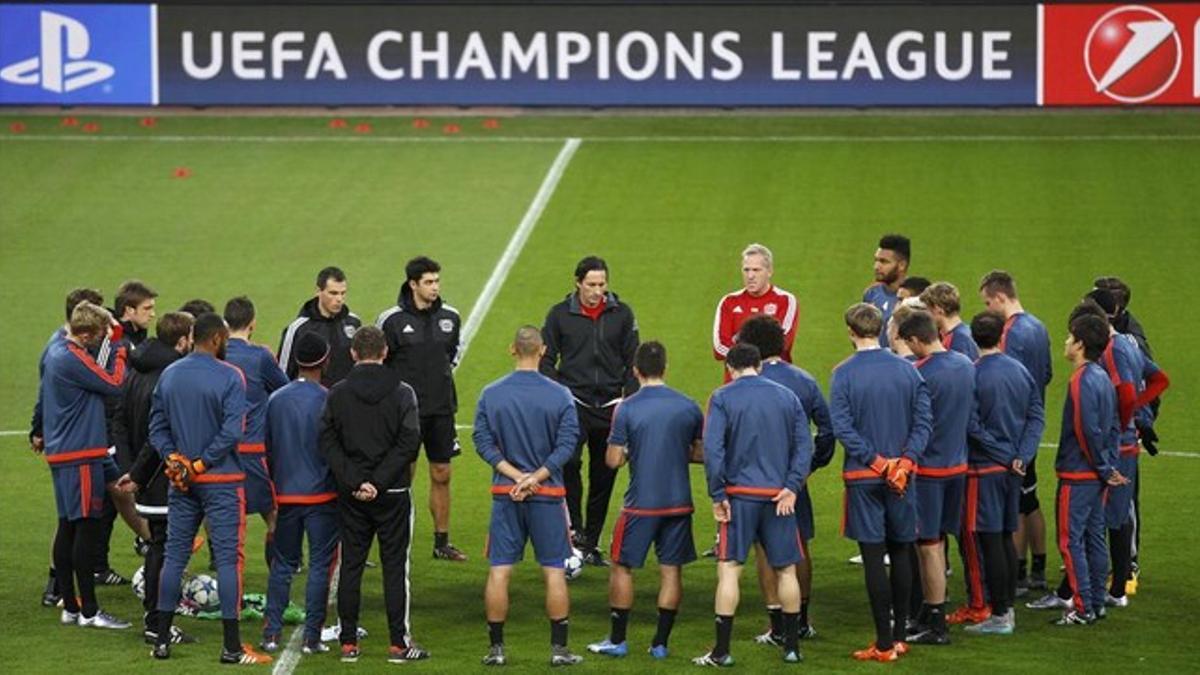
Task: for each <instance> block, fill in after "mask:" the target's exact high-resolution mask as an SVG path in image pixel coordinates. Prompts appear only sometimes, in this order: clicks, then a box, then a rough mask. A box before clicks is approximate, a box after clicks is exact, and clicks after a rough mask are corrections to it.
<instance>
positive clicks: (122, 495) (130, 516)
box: [104, 481, 154, 541]
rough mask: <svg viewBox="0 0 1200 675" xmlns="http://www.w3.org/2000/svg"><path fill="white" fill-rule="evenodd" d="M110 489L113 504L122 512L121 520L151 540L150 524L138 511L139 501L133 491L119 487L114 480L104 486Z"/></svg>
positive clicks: (144, 537) (109, 494) (137, 533)
mask: <svg viewBox="0 0 1200 675" xmlns="http://www.w3.org/2000/svg"><path fill="white" fill-rule="evenodd" d="M104 487H105V489H106V490H108V496H109V497H112V502H113V506H115V507H116V508H117V513H119V514H121V520H124V521H125V524H126V525H128V526H129V529H131V530H133V533H134V534H136V535H137V536H139V537H141V538H142V539H145V540H146V541H150V540H151V539H153V538H154V537H153V535H151V534H150V525H149V523H147V522H146V519H145V518H143V517H141V516H139V515H138V512H137V501H136V499H135V497H134V496H133V493H131V492H125V491H123V490H119V489H117V482H116V481H113V482H111V483H108V484H107V485H105V486H104Z"/></svg>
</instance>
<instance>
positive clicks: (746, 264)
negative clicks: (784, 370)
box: [713, 244, 800, 382]
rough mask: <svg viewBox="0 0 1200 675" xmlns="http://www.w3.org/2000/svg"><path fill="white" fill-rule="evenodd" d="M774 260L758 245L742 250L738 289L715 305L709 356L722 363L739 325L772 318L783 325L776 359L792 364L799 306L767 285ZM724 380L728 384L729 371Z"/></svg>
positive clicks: (773, 269) (783, 292)
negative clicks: (711, 344) (711, 348)
mask: <svg viewBox="0 0 1200 675" xmlns="http://www.w3.org/2000/svg"><path fill="white" fill-rule="evenodd" d="M774 274H775V260H774V256H773V255H772V254H771V249H769V248H767V247H766V246H763V245H762V244H750V245H749V246H747V247H746V248H745V249H744V250H743V251H742V290H740V291H734V292H733V293H729V294H728V295H726V296H724V297H723V298H721V301H720V302H718V303H717V313H716V316H715V317H714V318H713V356H714V357H716V359H717V360H718V361H724V360H725V355H726V354H728V353H729V349H730V348H731V347H732V346H733V344H734V340H735V336H736V335H737V332H738V330H739V329H740V328H741V327H742V323H743V322H745V321H746V320H747V319H749V318H751V317H755V316H760V315H763V316H770V317H774V318H775V319H776V320H777V321H778V322H779V324H780V325H781V326H783V333H784V341H783V352H782V353H781V354H780V358H782V359H783V360H784V361H787V362H788V363H791V361H792V343H794V342H795V341H796V326H797V325H798V324H799V319H800V306H799V304H798V303H797V302H796V296H794V295H792V294H791V293H789V292H787V291H785V290H783V289H782V288H779V287H778V286H775V285H774V284H772V283H771V277H772V276H773V275H774ZM722 370H724V372H725V381H726V382H729V371H728V370H725V369H722Z"/></svg>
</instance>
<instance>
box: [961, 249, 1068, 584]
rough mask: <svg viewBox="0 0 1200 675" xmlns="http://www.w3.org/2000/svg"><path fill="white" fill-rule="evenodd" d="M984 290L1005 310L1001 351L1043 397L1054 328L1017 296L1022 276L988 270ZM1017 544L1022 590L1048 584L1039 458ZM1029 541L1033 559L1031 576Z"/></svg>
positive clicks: (1030, 467)
mask: <svg viewBox="0 0 1200 675" xmlns="http://www.w3.org/2000/svg"><path fill="white" fill-rule="evenodd" d="M979 296H980V298H981V299H982V300H983V303H984V305H986V306H987V308H988V310H990V311H993V312H998V313H999V314H1002V315H1004V332H1003V333H1002V334H1001V336H1000V351H1002V352H1004V353H1005V354H1008V355H1009V356H1011V357H1013V358H1015V359H1016V360H1018V361H1020V362H1021V365H1023V366H1025V369H1026V370H1028V371H1029V374H1030V375H1032V376H1033V381H1034V382H1036V383H1037V385H1038V392H1039V394H1040V395H1041V397H1042V401H1043V402H1044V401H1045V400H1046V386H1047V385H1049V384H1050V378H1051V376H1052V375H1053V372H1052V370H1051V363H1050V334H1049V333H1047V332H1046V326H1045V325H1043V324H1042V322H1041V321H1039V320H1038V319H1037V317H1035V316H1034V315H1032V314H1030V313H1028V312H1026V311H1025V308H1024V307H1023V306H1022V305H1021V301H1020V299H1018V297H1017V282H1016V281H1015V280H1013V278H1012V275H1010V274H1009V273H1008V272H1005V271H1003V270H993V271H991V272H988V273H987V274H986V275H985V276H984V277H983V279H982V281H980V283H979ZM1014 539H1015V540H1016V546H1017V594H1018V595H1023V594H1025V593H1026V592H1028V591H1029V590H1030V589H1045V588H1046V520H1045V518H1044V517H1043V516H1042V511H1041V503H1040V502H1039V501H1038V494H1037V458H1036V457H1034V458H1033V460H1032V461H1030V462H1029V463H1028V464H1027V465H1026V467H1025V478H1024V483H1023V484H1022V486H1021V518H1020V520H1019V521H1018V523H1017V533H1016V535H1015V536H1014ZM1026 547H1028V550H1029V551H1030V553H1031V554H1032V555H1033V564H1032V566H1031V567H1030V568H1029V575H1028V578H1027V577H1026V562H1027V560H1026V558H1025V551H1026Z"/></svg>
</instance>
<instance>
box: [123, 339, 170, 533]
mask: <svg viewBox="0 0 1200 675" xmlns="http://www.w3.org/2000/svg"><path fill="white" fill-rule="evenodd" d="M182 357H183V355H182V354H180V353H179V352H177V351H175V348H174V347H171V346H169V345H167V344H165V343H163V342H162V341H161V340H158V339H157V338H154V339H150V340H146V341H145V342H143V343H142V344H141V346H140V347H138V348H137V350H135V351H134V352H133V356H132V357H130V359H129V364H130V366H131V372H130V374H129V376H128V377H127V378H126V379H125V393H124V395H123V396H121V397H120V405H119V407H118V409H117V414H116V417H115V424H116V432H115V433H117V434H118V435H119V436H120V441H121V442H123V443H124V444H125V447H127V448H129V449H130V450H131V451H132V452H133V453H134V455H135V457H134V460H133V465H132V466H130V467H129V477H130V478H132V479H133V482H135V483H137V484H138V485H140V486H141V487H142V489H141V490H140V491H139V492H138V498H137V506H138V512H139V513H141V514H142V515H143V516H150V517H159V518H165V517H166V515H167V477H166V475H164V474H163V472H162V458H161V457H160V456H159V454H158V451H157V450H155V449H154V447H153V446H151V445H150V442H149V436H150V403H151V397H152V396H153V394H154V387H155V386H156V385H157V384H158V378H159V376H160V375H162V372H163V371H164V370H166V368H167V366H169V365H171V364H172V363H174V362H175V361H177V360H178V359H180V358H182Z"/></svg>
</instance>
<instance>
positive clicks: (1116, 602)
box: [64, 593, 1129, 614]
mask: <svg viewBox="0 0 1200 675" xmlns="http://www.w3.org/2000/svg"><path fill="white" fill-rule="evenodd" d="M1104 604H1105V606H1106V607H1128V606H1129V596H1128V595H1122V596H1121V597H1119V598H1114V597H1113V596H1111V595H1109V594H1107V593H1106V594H1105V595H1104ZM64 614H65V612H64Z"/></svg>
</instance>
